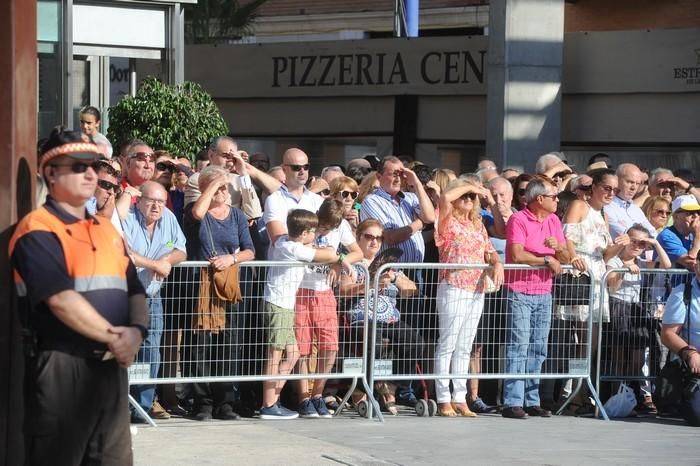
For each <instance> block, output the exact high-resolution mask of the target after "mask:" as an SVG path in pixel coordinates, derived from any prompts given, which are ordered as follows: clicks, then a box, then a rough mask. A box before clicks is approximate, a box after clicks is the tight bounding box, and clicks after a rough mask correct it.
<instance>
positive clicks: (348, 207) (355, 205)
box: [329, 176, 360, 233]
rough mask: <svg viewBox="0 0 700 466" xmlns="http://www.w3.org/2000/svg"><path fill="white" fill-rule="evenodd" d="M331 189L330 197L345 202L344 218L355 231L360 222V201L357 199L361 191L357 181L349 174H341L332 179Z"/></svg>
mask: <svg viewBox="0 0 700 466" xmlns="http://www.w3.org/2000/svg"><path fill="white" fill-rule="evenodd" d="M330 189H331V192H330V195H329V197H330V198H331V199H336V200H338V201H340V202H341V203H342V204H343V218H344V219H345V220H347V222H348V223H349V224H350V226H351V227H352V231H353V233H354V232H355V230H356V229H357V225H358V224H359V223H360V203H359V202H358V199H357V198H358V196H359V195H360V191H359V186H357V182H356V181H355V180H353V179H352V178H350V177H348V176H339V177H337V178H335V179H333V180H332V181H331V183H330Z"/></svg>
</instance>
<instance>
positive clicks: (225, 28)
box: [184, 0, 267, 44]
mask: <svg viewBox="0 0 700 466" xmlns="http://www.w3.org/2000/svg"><path fill="white" fill-rule="evenodd" d="M265 2H267V0H252V1H250V2H247V3H245V4H243V5H241V4H240V2H239V1H238V0H198V1H197V3H196V4H188V5H185V6H184V9H185V42H186V43H188V44H217V43H226V42H231V41H235V40H239V39H240V38H241V37H243V36H246V35H249V34H251V33H252V32H253V23H254V21H255V18H257V10H258V8H260V6H261V5H262V4H263V3H265Z"/></svg>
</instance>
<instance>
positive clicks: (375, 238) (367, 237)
mask: <svg viewBox="0 0 700 466" xmlns="http://www.w3.org/2000/svg"><path fill="white" fill-rule="evenodd" d="M362 237H363V238H364V239H365V240H366V241H369V242H372V241H377V242H382V241H384V236H383V235H379V236H374V235H370V234H369V233H362Z"/></svg>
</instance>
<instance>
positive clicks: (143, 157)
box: [129, 152, 154, 162]
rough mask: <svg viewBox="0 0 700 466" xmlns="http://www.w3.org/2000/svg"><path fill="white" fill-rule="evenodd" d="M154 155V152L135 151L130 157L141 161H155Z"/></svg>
mask: <svg viewBox="0 0 700 466" xmlns="http://www.w3.org/2000/svg"><path fill="white" fill-rule="evenodd" d="M153 155H154V154H153V152H134V153H133V154H131V155H130V156H129V158H130V159H136V160H138V161H139V162H153Z"/></svg>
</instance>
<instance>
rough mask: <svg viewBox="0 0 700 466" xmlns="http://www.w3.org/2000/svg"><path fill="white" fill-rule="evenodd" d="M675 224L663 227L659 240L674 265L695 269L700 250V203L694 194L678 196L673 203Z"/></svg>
mask: <svg viewBox="0 0 700 466" xmlns="http://www.w3.org/2000/svg"><path fill="white" fill-rule="evenodd" d="M671 208H672V210H673V225H672V226H670V227H666V228H664V229H663V231H662V232H661V233H659V236H658V237H657V240H658V241H659V244H660V245H661V247H663V248H664V251H666V254H668V257H669V259H671V262H672V263H673V264H674V265H677V266H679V267H684V268H688V269H689V270H691V271H692V270H693V267H694V265H695V258H696V256H697V254H698V251H700V239H699V238H700V204H698V200H697V199H695V196H693V195H692V194H685V195H683V196H678V197H677V198H675V199H674V200H673V203H672V205H671Z"/></svg>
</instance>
